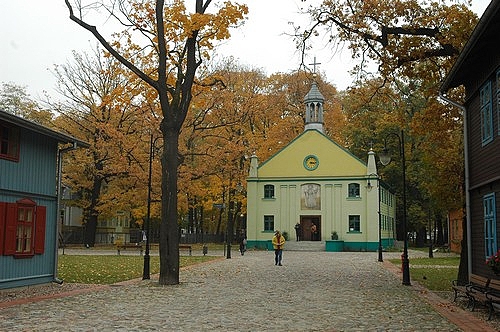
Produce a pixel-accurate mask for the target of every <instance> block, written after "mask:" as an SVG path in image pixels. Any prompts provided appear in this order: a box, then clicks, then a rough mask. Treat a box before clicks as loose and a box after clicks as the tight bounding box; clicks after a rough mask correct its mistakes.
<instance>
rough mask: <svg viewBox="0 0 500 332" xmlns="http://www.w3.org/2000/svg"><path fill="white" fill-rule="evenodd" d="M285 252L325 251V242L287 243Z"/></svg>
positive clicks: (291, 241)
mask: <svg viewBox="0 0 500 332" xmlns="http://www.w3.org/2000/svg"><path fill="white" fill-rule="evenodd" d="M284 250H289V251H325V242H324V241H293V240H290V241H287V242H286V243H285V248H284Z"/></svg>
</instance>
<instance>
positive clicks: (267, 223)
mask: <svg viewBox="0 0 500 332" xmlns="http://www.w3.org/2000/svg"><path fill="white" fill-rule="evenodd" d="M264 232H274V216H272V215H265V216H264Z"/></svg>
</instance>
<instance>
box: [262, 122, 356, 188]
mask: <svg viewBox="0 0 500 332" xmlns="http://www.w3.org/2000/svg"><path fill="white" fill-rule="evenodd" d="M258 174H259V177H261V178H262V177H272V178H276V177H286V178H289V177H352V176H365V175H366V164H365V163H364V162H362V161H361V160H360V159H358V158H356V157H355V156H354V155H352V154H351V153H350V152H348V151H347V150H346V149H344V148H342V147H341V146H339V145H338V144H337V143H335V141H333V140H331V139H330V138H328V137H327V136H325V135H324V134H322V133H320V132H319V131H317V130H306V131H305V132H303V133H302V134H301V135H300V136H298V137H297V138H296V139H295V140H293V141H292V142H290V144H288V145H287V146H285V147H284V148H283V149H282V150H280V151H279V152H278V153H276V154H275V155H273V156H272V157H271V158H270V159H268V160H267V161H265V162H264V163H262V164H261V165H260V166H259V169H258Z"/></svg>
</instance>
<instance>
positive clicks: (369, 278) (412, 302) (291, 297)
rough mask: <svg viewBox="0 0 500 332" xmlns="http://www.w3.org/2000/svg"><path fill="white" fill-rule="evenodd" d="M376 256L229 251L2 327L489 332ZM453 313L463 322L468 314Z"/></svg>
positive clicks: (11, 317) (14, 313) (24, 313)
mask: <svg viewBox="0 0 500 332" xmlns="http://www.w3.org/2000/svg"><path fill="white" fill-rule="evenodd" d="M396 255H397V256H399V254H396ZM387 257H388V256H387V255H386V256H385V257H384V258H387ZM376 259H377V254H376V253H349V252H342V253H331V252H300V251H294V252H292V251H285V252H284V259H283V266H275V265H274V257H273V252H266V251H248V252H247V253H246V254H245V256H241V255H239V254H238V252H235V253H234V254H233V258H232V259H229V260H228V259H223V258H221V259H220V260H216V261H214V262H209V263H204V264H199V265H196V266H192V267H189V268H186V269H183V270H182V271H181V274H180V278H181V283H180V284H179V285H175V286H164V287H162V286H159V285H158V284H157V279H155V276H153V279H152V280H145V281H144V280H134V281H131V282H126V283H122V284H119V285H113V286H106V287H101V288H99V289H94V290H93V291H90V292H84V293H80V294H76V295H71V296H64V297H60V298H54V299H48V300H44V301H40V302H32V303H25V304H18V305H13V306H8V307H5V308H3V309H0V331H14V330H16V331H462V330H465V331H474V330H476V331H487V330H488V329H487V326H486V325H484V324H483V325H481V322H480V321H479V320H477V321H476V322H473V324H472V327H464V326H463V325H460V322H458V321H457V320H455V323H452V322H451V321H450V320H449V319H447V318H445V316H442V314H440V313H439V312H438V311H436V309H435V307H433V306H432V305H430V304H429V303H428V302H427V301H431V302H432V300H428V299H425V294H424V297H422V294H421V293H422V289H420V288H419V287H418V286H411V287H410V286H402V285H401V278H400V276H398V275H396V274H395V272H394V271H391V270H390V269H388V268H387V265H388V263H385V262H384V263H379V262H377V261H376ZM156 278H157V276H156ZM424 293H425V292H424ZM434 300H435V299H434ZM457 310H459V311H457ZM452 311H456V312H458V316H459V317H461V318H462V320H469V318H470V316H472V315H470V313H467V312H464V311H461V310H460V309H457V308H455V309H453V310H452ZM466 315H468V316H466ZM456 323H457V324H458V325H457V324H456ZM490 330H492V329H490Z"/></svg>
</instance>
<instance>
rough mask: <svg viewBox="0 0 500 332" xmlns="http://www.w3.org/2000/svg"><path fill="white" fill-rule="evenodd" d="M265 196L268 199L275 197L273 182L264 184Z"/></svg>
mask: <svg viewBox="0 0 500 332" xmlns="http://www.w3.org/2000/svg"><path fill="white" fill-rule="evenodd" d="M264 198H267V199H270V198H274V185H272V184H265V185H264Z"/></svg>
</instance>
